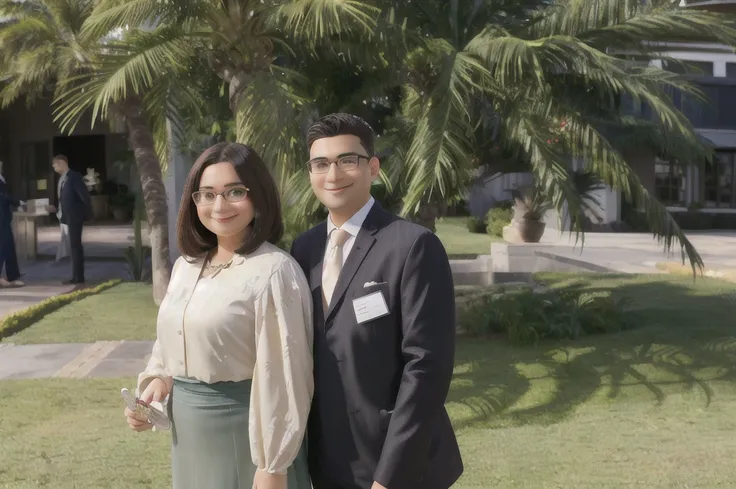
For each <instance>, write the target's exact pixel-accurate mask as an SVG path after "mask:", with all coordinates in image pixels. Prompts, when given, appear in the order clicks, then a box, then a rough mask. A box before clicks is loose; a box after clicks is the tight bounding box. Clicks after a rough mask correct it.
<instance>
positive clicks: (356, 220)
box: [325, 197, 375, 265]
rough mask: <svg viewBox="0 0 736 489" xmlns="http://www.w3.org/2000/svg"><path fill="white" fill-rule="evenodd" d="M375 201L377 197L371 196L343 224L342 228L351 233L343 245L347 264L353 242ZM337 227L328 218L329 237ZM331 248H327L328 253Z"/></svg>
mask: <svg viewBox="0 0 736 489" xmlns="http://www.w3.org/2000/svg"><path fill="white" fill-rule="evenodd" d="M374 202H375V199H374V198H373V197H371V198H370V199H369V200H368V202H367V203H366V204H365V205H364V206H363V207H361V208H360V210H359V211H358V212H356V213H355V214H353V216H352V217H351V218H350V219H348V220H347V221H346V222H345V224H343V225H342V226H341V227H340V229H342V230H344V231H347V233H348V234H349V235H350V236H348V239H346V240H345V243H344V244H343V245H342V264H343V265H344V264H345V260H347V259H348V255H349V254H350V250H352V249H353V244H354V243H355V238H357V237H358V233H359V232H360V228H361V227H363V222H364V221H365V218H366V217H367V216H368V213H369V212H370V210H371V208H372V207H373V203H374ZM335 228H337V226H335V224H334V223H333V222H332V218H331V217H328V218H327V239H328V240H329V239H330V233H331V232H332V230H333V229H335ZM327 251H329V250H325V253H327Z"/></svg>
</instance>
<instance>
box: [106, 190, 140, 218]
mask: <svg viewBox="0 0 736 489" xmlns="http://www.w3.org/2000/svg"><path fill="white" fill-rule="evenodd" d="M134 208H135V194H133V193H131V192H128V187H126V186H125V185H119V186H118V191H117V192H116V193H115V194H114V195H112V197H110V210H111V211H112V217H113V218H114V219H115V220H116V221H118V222H128V221H129V220H130V219H131V217H132V215H133V209H134Z"/></svg>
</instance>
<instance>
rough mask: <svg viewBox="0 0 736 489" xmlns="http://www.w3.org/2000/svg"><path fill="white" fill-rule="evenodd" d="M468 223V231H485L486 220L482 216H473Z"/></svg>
mask: <svg viewBox="0 0 736 489" xmlns="http://www.w3.org/2000/svg"><path fill="white" fill-rule="evenodd" d="M466 223H467V225H468V231H470V232H471V233H485V232H486V222H485V220H484V219H483V218H482V217H475V216H471V217H469V218H468V220H467V221H466Z"/></svg>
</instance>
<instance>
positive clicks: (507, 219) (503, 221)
mask: <svg viewBox="0 0 736 489" xmlns="http://www.w3.org/2000/svg"><path fill="white" fill-rule="evenodd" d="M513 216H514V211H513V210H512V209H511V208H510V207H506V206H502V207H494V208H493V209H491V210H489V211H488V214H487V221H488V225H487V226H486V231H487V232H488V234H490V235H491V236H497V237H499V238H501V237H503V228H504V227H505V226H508V225H509V224H510V223H511V218H512V217H513Z"/></svg>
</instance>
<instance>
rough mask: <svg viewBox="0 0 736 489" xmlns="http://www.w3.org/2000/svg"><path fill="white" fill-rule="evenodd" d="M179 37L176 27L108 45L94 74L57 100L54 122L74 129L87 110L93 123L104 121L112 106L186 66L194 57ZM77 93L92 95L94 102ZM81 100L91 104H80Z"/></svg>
mask: <svg viewBox="0 0 736 489" xmlns="http://www.w3.org/2000/svg"><path fill="white" fill-rule="evenodd" d="M182 37H183V36H182V30H181V29H180V28H179V27H178V26H172V27H170V26H163V27H159V28H157V29H155V30H153V31H150V32H142V31H135V32H133V33H131V35H130V36H128V37H127V39H126V40H125V41H120V42H111V43H109V44H108V45H107V46H106V53H105V54H104V55H102V56H101V57H100V60H99V63H98V64H97V65H96V66H95V67H94V68H95V69H94V71H93V72H92V73H89V74H84V75H80V76H79V77H77V79H76V80H75V82H76V83H78V84H79V86H78V87H76V88H74V89H70V91H69V92H68V93H65V94H62V96H60V97H59V100H58V107H57V109H56V111H55V114H56V116H57V120H60V121H61V124H62V127H64V128H68V127H73V126H74V125H76V123H77V122H78V120H79V118H80V117H81V115H82V114H83V113H84V112H85V111H86V110H88V109H89V108H91V109H92V119H93V121H94V120H96V119H97V118H98V117H99V118H102V119H105V118H106V117H107V115H108V114H107V112H108V108H109V105H110V104H111V103H117V102H120V101H121V100H124V99H125V98H126V97H127V96H128V95H129V94H137V95H141V96H142V95H143V94H144V92H145V91H146V90H150V89H152V88H153V87H154V86H155V85H156V83H157V82H158V81H160V80H161V79H162V78H164V77H166V76H167V74H169V73H170V72H171V71H172V70H176V69H177V68H181V67H182V66H185V65H186V62H187V60H188V59H189V58H190V57H191V56H192V55H193V54H194V53H192V52H191V51H190V50H189V45H188V44H187V43H185V42H183V39H182ZM79 93H88V94H89V93H92V94H94V99H90V98H89V96H82V95H80V94H79ZM92 100H93V101H92ZM82 101H87V103H91V105H84V106H83V105H80V102H82Z"/></svg>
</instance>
